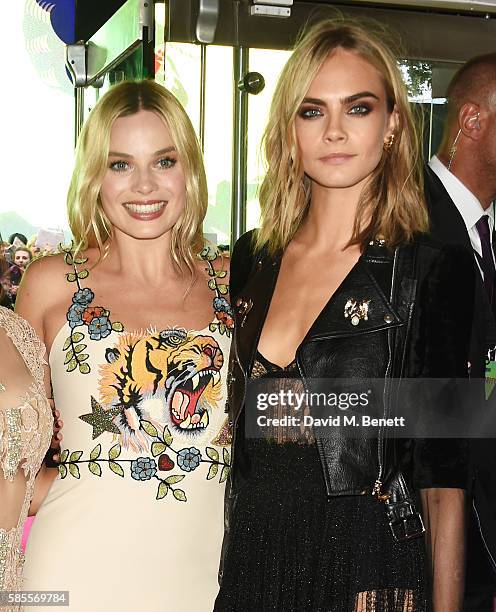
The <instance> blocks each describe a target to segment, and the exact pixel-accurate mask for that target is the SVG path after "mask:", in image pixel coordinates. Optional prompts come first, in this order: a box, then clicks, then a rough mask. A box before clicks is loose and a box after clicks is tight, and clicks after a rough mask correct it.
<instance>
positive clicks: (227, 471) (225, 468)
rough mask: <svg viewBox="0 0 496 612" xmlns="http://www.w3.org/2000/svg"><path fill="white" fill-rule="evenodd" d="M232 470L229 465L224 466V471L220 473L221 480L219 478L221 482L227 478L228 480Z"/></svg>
mask: <svg viewBox="0 0 496 612" xmlns="http://www.w3.org/2000/svg"><path fill="white" fill-rule="evenodd" d="M230 470H231V468H230V467H228V466H227V465H226V466H224V467H223V468H222V472H221V473H220V480H219V482H224V481H225V480H227V477H228V476H229V472H230Z"/></svg>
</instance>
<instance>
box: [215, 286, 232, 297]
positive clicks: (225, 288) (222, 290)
mask: <svg viewBox="0 0 496 612" xmlns="http://www.w3.org/2000/svg"><path fill="white" fill-rule="evenodd" d="M217 289H218V290H219V293H220V294H221V295H226V293H229V286H228V285H217Z"/></svg>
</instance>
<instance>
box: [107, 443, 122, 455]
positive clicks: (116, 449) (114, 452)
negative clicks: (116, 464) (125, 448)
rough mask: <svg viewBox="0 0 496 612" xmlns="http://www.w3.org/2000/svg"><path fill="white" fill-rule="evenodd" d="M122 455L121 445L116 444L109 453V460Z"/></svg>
mask: <svg viewBox="0 0 496 612" xmlns="http://www.w3.org/2000/svg"><path fill="white" fill-rule="evenodd" d="M120 454H121V445H120V444H114V446H112V448H111V449H110V450H109V452H108V456H109V459H117V457H118V456H119V455H120Z"/></svg>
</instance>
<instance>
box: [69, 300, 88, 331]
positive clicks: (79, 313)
mask: <svg viewBox="0 0 496 612" xmlns="http://www.w3.org/2000/svg"><path fill="white" fill-rule="evenodd" d="M83 312H84V304H78V303H75V304H72V306H71V307H70V308H69V311H68V313H67V320H68V321H69V326H70V327H71V329H74V328H75V327H77V326H78V325H83V323H84V322H83Z"/></svg>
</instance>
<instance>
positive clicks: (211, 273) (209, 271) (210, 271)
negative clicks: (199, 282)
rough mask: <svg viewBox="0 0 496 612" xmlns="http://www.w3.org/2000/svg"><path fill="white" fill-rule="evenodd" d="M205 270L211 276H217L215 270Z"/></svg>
mask: <svg viewBox="0 0 496 612" xmlns="http://www.w3.org/2000/svg"><path fill="white" fill-rule="evenodd" d="M205 270H206V271H207V272H208V275H209V276H215V275H216V272H215V268H205Z"/></svg>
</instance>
